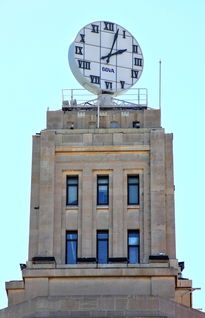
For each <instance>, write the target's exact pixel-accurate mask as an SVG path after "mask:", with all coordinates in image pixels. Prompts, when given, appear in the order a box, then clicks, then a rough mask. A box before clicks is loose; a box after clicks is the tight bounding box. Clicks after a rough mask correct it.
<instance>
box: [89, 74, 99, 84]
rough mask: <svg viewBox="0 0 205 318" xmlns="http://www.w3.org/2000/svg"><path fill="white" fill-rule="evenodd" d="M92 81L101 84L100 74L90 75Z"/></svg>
mask: <svg viewBox="0 0 205 318" xmlns="http://www.w3.org/2000/svg"><path fill="white" fill-rule="evenodd" d="M90 80H91V83H93V84H100V76H95V75H90Z"/></svg>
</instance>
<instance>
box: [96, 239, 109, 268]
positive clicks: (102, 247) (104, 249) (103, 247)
mask: <svg viewBox="0 0 205 318" xmlns="http://www.w3.org/2000/svg"><path fill="white" fill-rule="evenodd" d="M107 258H108V241H107V240H99V241H98V263H100V264H106V263H107Z"/></svg>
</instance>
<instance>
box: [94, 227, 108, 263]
mask: <svg viewBox="0 0 205 318" xmlns="http://www.w3.org/2000/svg"><path fill="white" fill-rule="evenodd" d="M99 234H107V237H106V238H99V237H98V235H99ZM102 241H104V242H106V243H107V245H106V252H107V259H106V262H102V263H101V262H99V242H102ZM108 259H109V230H97V234H96V261H97V263H98V264H107V263H108Z"/></svg>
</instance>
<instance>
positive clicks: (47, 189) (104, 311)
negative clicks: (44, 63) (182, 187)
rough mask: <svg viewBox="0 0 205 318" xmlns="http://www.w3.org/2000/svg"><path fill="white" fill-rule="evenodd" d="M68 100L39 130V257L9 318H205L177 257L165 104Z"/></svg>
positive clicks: (35, 173)
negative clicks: (162, 113) (162, 112)
mask: <svg viewBox="0 0 205 318" xmlns="http://www.w3.org/2000/svg"><path fill="white" fill-rule="evenodd" d="M63 104H64V106H63V107H62V109H60V110H57V111H48V112H47V127H46V129H45V130H42V131H41V132H40V133H38V134H36V135H35V136H33V154H32V182H31V209H30V236H29V256H28V261H27V263H26V264H24V265H23V264H22V280H21V281H11V282H7V283H6V289H7V293H8V307H7V308H6V309H3V310H1V311H0V317H2V318H26V317H27V318H34V317H35V318H40V317H41V318H46V317H49V318H67V317H96V318H97V317H107V318H109V317H119V318H121V317H155V318H156V317H169V318H174V317H177V318H179V317H180V318H183V317H186V318H189V317H192V318H193V317H196V318H197V317H198V318H199V317H205V314H203V313H201V312H199V311H197V310H194V309H192V308H191V306H192V301H191V288H192V287H191V281H190V280H188V279H183V278H182V277H181V270H182V269H183V268H182V267H183V264H178V261H177V259H176V249H175V219H174V181H173V154H172V134H166V133H165V131H164V129H163V128H162V127H161V122H160V110H159V109H151V108H148V107H147V105H143V106H142V105H136V106H135V107H133V106H132V107H130V106H123V107H122V106H115V107H113V105H110V106H109V105H107V106H102V107H97V106H94V105H84V106H82V105H78V104H77V103H76V105H75V106H73V105H70V104H69V105H67V106H65V104H66V103H63ZM71 104H72V103H71ZM97 127H98V128H97ZM179 265H180V266H179Z"/></svg>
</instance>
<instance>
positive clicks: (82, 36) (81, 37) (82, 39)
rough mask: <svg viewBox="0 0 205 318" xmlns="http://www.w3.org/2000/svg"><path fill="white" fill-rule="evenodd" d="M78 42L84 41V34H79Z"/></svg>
mask: <svg viewBox="0 0 205 318" xmlns="http://www.w3.org/2000/svg"><path fill="white" fill-rule="evenodd" d="M80 42H81V43H85V34H80Z"/></svg>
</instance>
